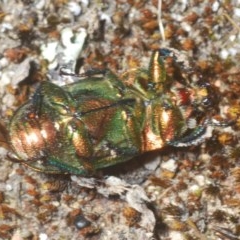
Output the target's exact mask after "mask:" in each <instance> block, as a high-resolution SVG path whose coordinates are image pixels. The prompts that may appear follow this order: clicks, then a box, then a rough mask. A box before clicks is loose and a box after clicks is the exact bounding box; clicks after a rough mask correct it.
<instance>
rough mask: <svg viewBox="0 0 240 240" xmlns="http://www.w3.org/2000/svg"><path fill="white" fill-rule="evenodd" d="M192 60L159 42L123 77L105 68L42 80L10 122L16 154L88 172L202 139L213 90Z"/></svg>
mask: <svg viewBox="0 0 240 240" xmlns="http://www.w3.org/2000/svg"><path fill="white" fill-rule="evenodd" d="M187 63H188V62H186V60H181V57H179V53H178V52H177V51H175V50H173V49H159V50H157V51H155V52H154V53H153V54H152V57H151V60H150V64H149V68H148V69H132V70H130V71H128V72H126V73H124V74H123V75H122V76H121V77H120V78H119V77H117V76H116V75H114V74H113V73H112V72H111V71H107V72H106V74H104V76H102V77H96V76H94V75H93V76H91V77H86V78H85V79H81V80H79V81H78V82H75V83H73V84H70V85H66V86H63V87H59V86H57V85H55V84H53V83H50V82H48V81H45V82H43V83H42V84H41V85H40V86H39V88H38V89H37V90H36V92H35V94H34V95H33V97H32V98H31V99H30V100H29V101H28V102H27V103H26V104H24V105H23V106H21V107H20V108H19V109H18V110H17V111H16V113H15V115H14V116H13V118H12V120H11V122H10V126H9V134H10V142H11V146H12V148H13V150H14V152H15V155H16V158H17V159H18V160H19V161H20V162H22V163H24V164H26V165H28V166H30V167H32V168H34V169H36V170H40V171H43V172H46V173H73V174H81V175H88V174H91V173H92V172H94V171H95V170H97V169H101V168H105V167H108V166H111V165H115V164H118V163H120V162H124V161H127V160H129V159H131V158H133V157H135V156H137V155H140V154H142V153H145V152H148V151H153V150H158V149H162V148H163V147H165V146H167V145H172V146H189V145H195V144H198V143H200V142H202V141H203V140H204V138H205V132H206V129H207V127H208V125H209V122H210V118H211V115H210V113H208V112H207V110H206V109H207V108H209V107H212V104H213V100H212V99H214V94H213V91H212V88H211V86H210V85H209V84H208V83H207V82H206V81H203V80H202V79H201V78H200V77H199V75H198V74H195V73H194V72H193V71H192V69H191V68H190V67H189V66H188V64H187ZM169 66H170V67H169ZM166 69H172V71H166Z"/></svg>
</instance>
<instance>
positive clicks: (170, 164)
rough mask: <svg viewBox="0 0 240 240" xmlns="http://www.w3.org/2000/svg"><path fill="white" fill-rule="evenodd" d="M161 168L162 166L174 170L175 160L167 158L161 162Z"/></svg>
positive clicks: (175, 166)
mask: <svg viewBox="0 0 240 240" xmlns="http://www.w3.org/2000/svg"><path fill="white" fill-rule="evenodd" d="M161 168H164V169H166V170H168V171H171V172H175V170H176V168H177V164H176V161H175V160H174V159H169V160H168V161H167V162H163V163H162V164H161Z"/></svg>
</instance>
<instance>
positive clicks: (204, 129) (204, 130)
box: [167, 124, 212, 147]
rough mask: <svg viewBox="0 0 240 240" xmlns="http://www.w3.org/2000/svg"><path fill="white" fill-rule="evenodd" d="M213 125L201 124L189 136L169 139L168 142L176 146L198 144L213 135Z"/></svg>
mask: <svg viewBox="0 0 240 240" xmlns="http://www.w3.org/2000/svg"><path fill="white" fill-rule="evenodd" d="M211 133H212V126H211V125H205V124H204V125H201V126H199V127H197V128H195V129H194V131H193V132H192V133H190V134H188V135H187V136H184V137H182V138H180V139H178V140H174V141H168V142H167V144H168V145H170V146H174V147H189V146H195V145H198V144H200V143H202V142H204V140H205V139H206V138H208V137H210V136H211Z"/></svg>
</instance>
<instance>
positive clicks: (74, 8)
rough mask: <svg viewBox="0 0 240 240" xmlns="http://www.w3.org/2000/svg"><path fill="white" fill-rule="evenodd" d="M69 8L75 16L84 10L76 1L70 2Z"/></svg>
mask: <svg viewBox="0 0 240 240" xmlns="http://www.w3.org/2000/svg"><path fill="white" fill-rule="evenodd" d="M68 8H69V10H70V12H71V13H73V15H74V16H79V15H80V14H81V12H82V9H81V6H80V5H79V4H78V3H76V2H69V3H68Z"/></svg>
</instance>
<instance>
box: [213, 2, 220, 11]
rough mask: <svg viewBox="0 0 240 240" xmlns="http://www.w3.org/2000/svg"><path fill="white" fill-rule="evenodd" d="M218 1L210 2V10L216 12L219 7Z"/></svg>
mask: <svg viewBox="0 0 240 240" xmlns="http://www.w3.org/2000/svg"><path fill="white" fill-rule="evenodd" d="M219 5H220V4H219V2H218V1H215V2H214V3H213V4H212V10H213V12H216V11H217V10H218V8H219Z"/></svg>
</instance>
